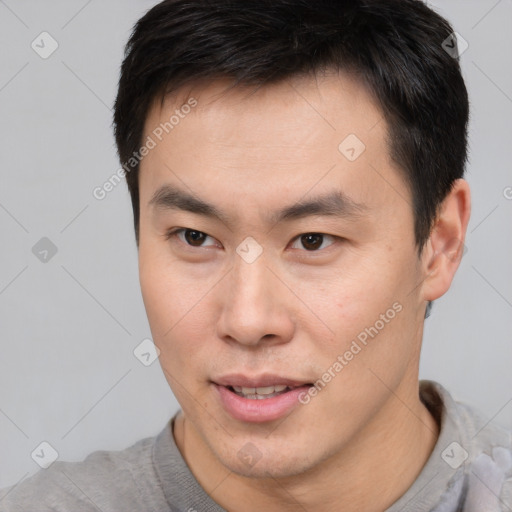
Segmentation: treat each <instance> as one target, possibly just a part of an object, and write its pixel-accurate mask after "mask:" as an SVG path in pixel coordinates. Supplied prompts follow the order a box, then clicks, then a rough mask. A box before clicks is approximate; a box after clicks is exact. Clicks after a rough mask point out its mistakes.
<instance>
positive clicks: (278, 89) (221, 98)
mask: <svg viewBox="0 0 512 512" xmlns="http://www.w3.org/2000/svg"><path fill="white" fill-rule="evenodd" d="M230 83H231V82H229V81H227V80H218V81H214V82H212V83H210V84H207V85H205V84H204V83H201V84H199V83H198V84H196V85H195V86H194V87H188V88H186V89H185V88H183V89H181V90H179V91H177V93H175V94H173V95H169V96H167V97H166V98H165V101H164V102H163V103H161V102H160V101H158V100H156V101H155V102H154V103H153V105H152V106H151V108H150V110H149V112H148V115H147V118H146V123H145V129H144V136H143V140H146V139H147V137H151V138H153V139H155V142H156V146H155V148H154V149H152V150H151V151H150V152H149V154H148V155H147V156H146V157H144V159H143V161H142V163H141V171H140V172H141V178H140V184H141V202H143V201H144V199H146V202H149V201H150V200H151V197H150V194H152V193H154V192H155V190H157V188H159V187H160V186H161V184H162V183H163V182H167V183H173V184H178V185H180V187H181V188H183V187H186V188H189V189H190V190H191V191H192V192H196V193H197V194H198V195H200V196H201V197H202V198H207V197H209V198H210V199H213V200H212V201H210V202H212V203H215V202H217V203H218V202H219V201H222V202H228V203H234V201H235V199H240V198H241V197H242V198H243V199H244V201H245V205H247V206H248V205H254V206H256V205H257V204H265V203H275V204H276V205H278V204H282V203H283V200H282V198H283V197H284V196H287V197H288V196H290V195H292V196H294V199H295V200H299V199H301V197H304V196H306V195H307V194H308V192H309V191H311V192H313V191H314V193H315V194H318V193H322V192H326V191H329V190H332V189H333V188H336V189H338V190H341V191H342V192H343V193H345V194H346V195H347V196H350V197H351V199H353V200H354V201H356V202H359V203H365V202H367V201H366V200H367V199H368V197H369V196H371V199H372V201H373V202H374V203H375V202H379V201H381V202H382V200H384V199H385V197H384V196H385V193H389V192H390V191H393V189H395V190H396V188H397V187H398V188H400V187H401V186H403V185H404V184H403V183H400V181H401V178H399V176H398V173H396V170H395V169H392V166H393V164H392V162H391V161H390V158H389V150H388V147H387V143H386V138H387V125H386V122H385V120H384V117H383V114H382V112H381V109H380V108H379V106H378V105H377V103H376V102H375V101H374V100H373V98H372V97H371V96H370V95H369V93H368V92H367V90H366V88H365V87H363V86H362V84H361V83H360V82H358V81H357V80H356V79H355V78H353V77H351V76H349V75H344V74H340V73H331V74H324V75H317V76H315V77H311V76H303V77H295V78H293V79H289V80H285V81H281V82H279V83H276V84H270V85H265V86H263V87H260V88H255V87H240V86H237V87H234V88H229V85H230ZM191 98H192V99H193V102H192V103H191V101H190V99H191ZM187 101H188V105H192V104H194V106H193V107H191V108H188V107H187V108H185V109H184V108H183V107H182V106H183V105H184V104H187ZM173 115H174V119H173V122H172V123H170V122H169V121H170V119H171V116H173ZM171 125H172V126H171ZM155 134H157V135H158V136H156V135H155ZM390 172H391V173H392V174H394V175H393V176H387V175H388V174H389V173H390ZM379 176H380V178H379ZM379 180H384V181H388V182H390V181H391V182H396V183H395V186H393V185H392V186H391V188H389V187H388V188H386V187H383V184H384V182H382V183H380V184H379V183H377V182H378V181H379ZM376 185H380V194H377V195H376V194H375V193H374V192H375V190H374V189H375V187H376ZM219 192H222V196H219ZM392 193H393V194H396V191H395V192H392ZM286 202H289V201H286Z"/></svg>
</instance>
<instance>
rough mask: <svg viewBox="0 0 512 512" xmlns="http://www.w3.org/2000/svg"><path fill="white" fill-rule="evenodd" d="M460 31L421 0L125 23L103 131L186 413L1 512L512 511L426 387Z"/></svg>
mask: <svg viewBox="0 0 512 512" xmlns="http://www.w3.org/2000/svg"><path fill="white" fill-rule="evenodd" d="M452 33H453V30H452V28H451V27H450V26H449V24H448V23H447V22H446V21H445V20H444V19H442V18H441V17H440V16H439V15H437V14H436V13H435V12H433V11H432V10H431V9H429V8H428V7H427V6H425V5H424V4H423V3H421V2H419V1H415V0H360V1H345V2H341V1H340V2H330V1H327V0H314V1H313V0H308V1H306V0H293V1H291V0H272V1H270V0H265V1H262V0H250V1H244V2H233V1H228V0H220V1H215V2H205V1H199V0H196V1H192V0H187V1H185V0H171V1H169V0H167V1H164V2H162V3H160V4H158V5H157V6H155V7H154V8H153V9H151V10H150V11H149V12H148V13H147V14H146V15H145V16H144V17H143V18H142V19H141V20H140V21H139V22H138V23H137V25H136V27H135V29H134V32H133V34H132V36H131V38H130V41H129V42H128V45H127V52H126V57H125V60H124V62H123V65H122V71H121V78H120V83H119V91H118V96H117V100H116V105H115V116H114V124H115V134H116V142H117V146H118V151H119V155H120V159H121V163H122V164H123V169H124V174H125V176H126V179H127V183H128V187H129V190H130V193H131V198H132V204H133V211H134V225H135V233H136V240H137V245H138V250H139V262H140V282H141V288H142V293H143V298H144V303H145V307H146V311H147V315H148V318H149V322H150V326H151V330H152V335H153V339H154V342H155V344H156V346H157V347H158V349H159V351H160V356H159V358H160V364H161V366H162V369H163V371H164V374H165V377H166V379H167V380H168V382H169V385H170V386H171V388H172V390H173V392H174V394H175V396H176V398H177V400H178V401H179V403H180V405H181V410H180V411H179V412H178V413H177V414H176V415H175V416H174V417H173V418H172V419H171V420H170V422H169V424H168V425H166V427H165V428H164V430H163V431H162V432H161V433H160V434H159V435H158V436H156V437H155V438H147V439H143V440H141V441H139V442H138V443H136V444H135V445H134V446H132V447H130V448H127V449H126V450H124V451H120V452H95V453H93V454H91V455H90V456H89V457H87V459H86V460H85V461H83V462H79V463H69V462H55V463H54V464H53V465H52V466H50V468H49V469H47V470H44V471H41V472H40V473H38V474H36V475H35V476H33V477H32V478H30V479H27V480H26V481H24V482H22V483H21V484H20V485H18V486H17V487H16V488H11V489H7V490H6V491H4V493H3V496H4V498H3V499H2V500H1V501H0V510H2V511H6V512H7V511H12V510H38V511H39V510H59V511H64V510H70V511H71V510H73V511H82V510H83V511H86V510H87V511H89V510H91V511H92V510H101V511H104V512H108V511H114V510H137V511H146V510H148V511H149V510H151V511H162V510H172V511H180V512H185V511H222V510H229V511H241V512H252V511H256V510H258V511H259V510H265V511H271V512H274V511H288V510H289V511H296V510H306V511H313V510H314V511H315V512H324V511H338V510H343V511H362V510H364V511H369V512H374V511H375V512H377V511H383V510H387V511H393V512H398V511H401V510H411V511H413V510H414V511H417V510H421V511H423V510H425V511H427V510H435V511H438V512H441V511H442V512H452V511H459V510H463V511H465V512H469V511H483V510H485V511H498V510H510V509H511V507H512V501H511V496H512V450H511V442H510V433H509V432H507V431H506V430H504V429H501V428H500V427H498V426H496V425H494V424H492V423H489V422H488V421H487V419H486V418H484V417H483V416H481V415H480V414H479V413H478V412H477V411H475V410H473V409H472V408H471V407H469V406H466V405H462V404H459V403H457V402H455V401H454V400H453V398H452V397H451V396H450V394H449V393H448V391H447V390H446V389H444V388H443V387H442V386H441V385H440V384H438V383H435V382H431V381H422V382H418V365H419V357H420V349H421V341H422V335H423V325H424V319H425V317H426V316H428V309H429V307H430V305H431V302H432V301H434V300H435V299H437V298H438V297H441V296H442V295H443V294H444V293H446V291H447V290H448V289H449V287H450V284H451V282H452V279H453V277H454V274H455V272H456V270H457V268H458V265H459V262H460V258H461V256H462V247H463V241H464V238H465V233H466V228H467V225H468V221H469V215H470V192H469V187H468V184H467V182H466V181H465V180H464V179H463V175H464V167H465V162H466V151H467V147H466V146H467V132H466V130H467V120H468V100H467V93H466V89H465V86H464V82H463V79H462V77H461V74H460V69H459V64H458V62H457V60H456V59H455V58H454V56H453V53H450V52H447V51H446V50H445V48H444V47H443V42H445V41H447V40H448V41H449V42H450V46H451V47H452V48H453V47H454V46H455V44H456V41H455V36H454V35H453V34H452ZM450 38H451V39H450ZM507 507H508V508H507Z"/></svg>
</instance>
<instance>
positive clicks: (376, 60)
mask: <svg viewBox="0 0 512 512" xmlns="http://www.w3.org/2000/svg"><path fill="white" fill-rule="evenodd" d="M449 38H451V39H449ZM446 40H449V41H450V44H449V46H451V47H453V46H455V49H456V38H455V36H454V35H453V29H452V27H451V26H450V24H449V23H448V22H447V21H446V20H445V19H444V18H443V17H441V16H440V15H439V14H437V13H436V12H435V11H433V10H432V9H431V8H430V7H428V6H427V5H425V4H424V3H423V2H421V1H419V0H214V1H207V0H165V1H163V2H160V3H159V4H157V5H156V6H154V7H153V8H151V9H150V10H149V11H148V12H147V13H146V14H145V15H144V16H143V17H142V18H141V19H140V20H139V21H138V22H137V23H136V25H135V27H134V29H133V32H132V34H131V36H130V39H129V41H128V43H127V45H126V49H125V56H124V61H123V63H122V67H121V74H120V79H119V89H118V94H117V98H116V101H115V106H114V131H115V138H116V144H117V148H118V153H119V158H120V160H121V163H122V164H123V167H124V169H125V171H126V174H125V175H126V179H127V184H128V187H129V191H130V194H131V200H132V207H133V214H134V226H135V237H136V241H137V245H138V241H139V187H138V171H139V163H138V160H137V159H135V160H134V159H132V162H133V164H131V165H130V166H127V164H126V163H127V162H129V161H130V159H131V157H132V155H133V154H134V153H135V152H137V151H138V150H139V148H140V147H141V144H142V136H143V129H144V123H145V120H146V117H147V114H148V110H149V108H150V106H151V104H152V102H153V101H154V100H155V99H158V98H161V99H162V101H163V99H164V98H165V96H166V95H167V94H169V93H172V92H175V91H177V90H178V89H179V88H181V87H183V86H186V85H191V84H193V83H194V82H198V81H200V80H203V79H206V80H208V81H212V80H214V79H216V78H228V79H230V80H232V83H233V85H234V86H237V85H241V86H242V85H244V86H252V85H254V86H257V87H261V86H264V85H265V84H270V83H275V82H279V81H282V80H285V79H287V78H290V77H293V76H295V75H309V74H310V75H312V76H314V74H315V73H318V72H321V71H324V70H326V71H328V70H339V71H345V72H349V73H351V74H353V75H354V76H356V78H358V79H359V80H360V81H361V84H363V85H364V86H366V87H367V89H368V91H369V92H370V94H371V95H372V97H373V98H374V99H375V100H376V101H377V102H378V104H379V105H380V107H381V108H382V112H383V114H384V117H385V120H386V123H387V128H388V147H389V151H390V155H391V158H392V159H393V161H394V162H395V163H396V164H397V166H398V168H399V169H400V170H401V172H402V174H403V177H404V179H405V181H406V183H407V184H408V186H409V189H410V191H411V195H412V200H413V204H412V205H411V206H412V209H413V213H414V220H415V225H414V231H415V241H416V245H417V247H418V251H419V252H418V253H419V254H421V250H422V248H423V246H424V244H425V243H426V241H427V240H428V238H429V236H430V232H431V229H432V226H433V223H434V221H435V218H436V216H437V214H438V211H439V206H440V204H441V203H442V201H443V199H444V198H445V197H446V195H447V194H448V193H449V191H450V189H451V187H452V186H453V183H454V181H455V180H456V179H457V178H461V177H463V174H464V168H465V164H466V160H467V124H468V116H469V105H468V95H467V91H466V87H465V84H464V80H463V78H462V75H461V71H460V66H459V62H458V58H457V55H455V57H453V55H454V54H453V52H450V53H449V52H447V51H445V48H444V47H443V42H445V41H446ZM340 142H341V141H340Z"/></svg>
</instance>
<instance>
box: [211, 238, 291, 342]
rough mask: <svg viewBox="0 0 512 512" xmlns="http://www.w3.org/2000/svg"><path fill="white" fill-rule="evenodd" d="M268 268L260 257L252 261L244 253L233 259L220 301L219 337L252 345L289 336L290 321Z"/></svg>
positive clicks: (262, 257) (273, 277)
mask: <svg viewBox="0 0 512 512" xmlns="http://www.w3.org/2000/svg"><path fill="white" fill-rule="evenodd" d="M241 245H242V244H241ZM242 249H244V247H243V246H242ZM239 250H240V247H239V248H238V249H237V253H238V252H239ZM267 265H268V262H267V260H266V258H265V257H264V255H263V254H260V255H258V256H257V257H256V258H255V259H253V258H246V257H244V253H243V252H242V255H239V254H236V255H235V260H234V265H233V268H232V270H231V272H230V275H229V279H228V286H227V290H226V295H225V297H224V298H223V307H222V314H221V319H220V322H219V329H220V332H219V335H220V336H221V337H224V338H226V337H228V338H231V339H234V340H236V341H237V342H239V343H242V344H246V345H255V344H257V343H258V342H260V340H261V339H262V338H263V337H264V336H266V337H267V338H266V339H269V337H272V338H273V339H274V340H277V339H280V340H282V339H284V338H287V337H288V336H289V335H290V329H291V328H292V325H291V320H290V318H289V317H288V315H287V313H286V309H285V305H284V303H283V301H281V300H280V299H279V297H280V295H279V286H278V283H277V279H276V277H275V276H274V274H273V273H272V272H271V271H270V270H269V269H268V268H267Z"/></svg>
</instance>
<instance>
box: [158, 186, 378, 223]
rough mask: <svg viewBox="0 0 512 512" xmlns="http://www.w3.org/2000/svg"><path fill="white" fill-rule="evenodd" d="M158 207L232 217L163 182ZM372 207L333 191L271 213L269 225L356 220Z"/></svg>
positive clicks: (217, 217)
mask: <svg viewBox="0 0 512 512" xmlns="http://www.w3.org/2000/svg"><path fill="white" fill-rule="evenodd" d="M148 206H152V207H153V208H154V209H156V210H183V211H188V212H191V213H195V214H198V215H203V216H205V217H210V218H215V219H217V220H219V221H221V222H222V223H224V224H226V225H229V218H228V217H227V216H226V215H225V214H224V213H223V212H221V211H220V210H219V209H218V208H217V207H216V206H214V205H212V204H210V203H207V202H206V201H203V200H202V199H199V198H197V197H194V196H193V195H191V194H189V193H188V192H186V191H184V190H181V189H179V188H177V187H175V186H172V185H163V186H161V187H160V188H158V189H157V190H156V192H155V193H154V194H153V197H152V198H151V200H150V201H149V203H148ZM368 210H369V208H368V206H366V205H365V204H363V203H358V202H356V201H354V200H353V199H351V198H349V197H348V196H347V195H346V194H344V193H343V192H342V191H341V190H333V191H331V192H328V193H327V194H323V195H318V196H315V197H313V198H311V199H308V200H300V201H298V202H297V203H295V204H292V205H290V206H286V207H285V208H282V209H280V210H277V211H275V212H272V213H271V215H270V216H268V217H267V222H268V223H269V224H276V223H279V222H283V221H292V220H298V219H303V218H305V217H310V216H314V215H317V216H330V217H340V218H345V219H348V220H357V219H358V218H360V217H361V216H363V215H364V214H365V213H366V212H367V211H368Z"/></svg>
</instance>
